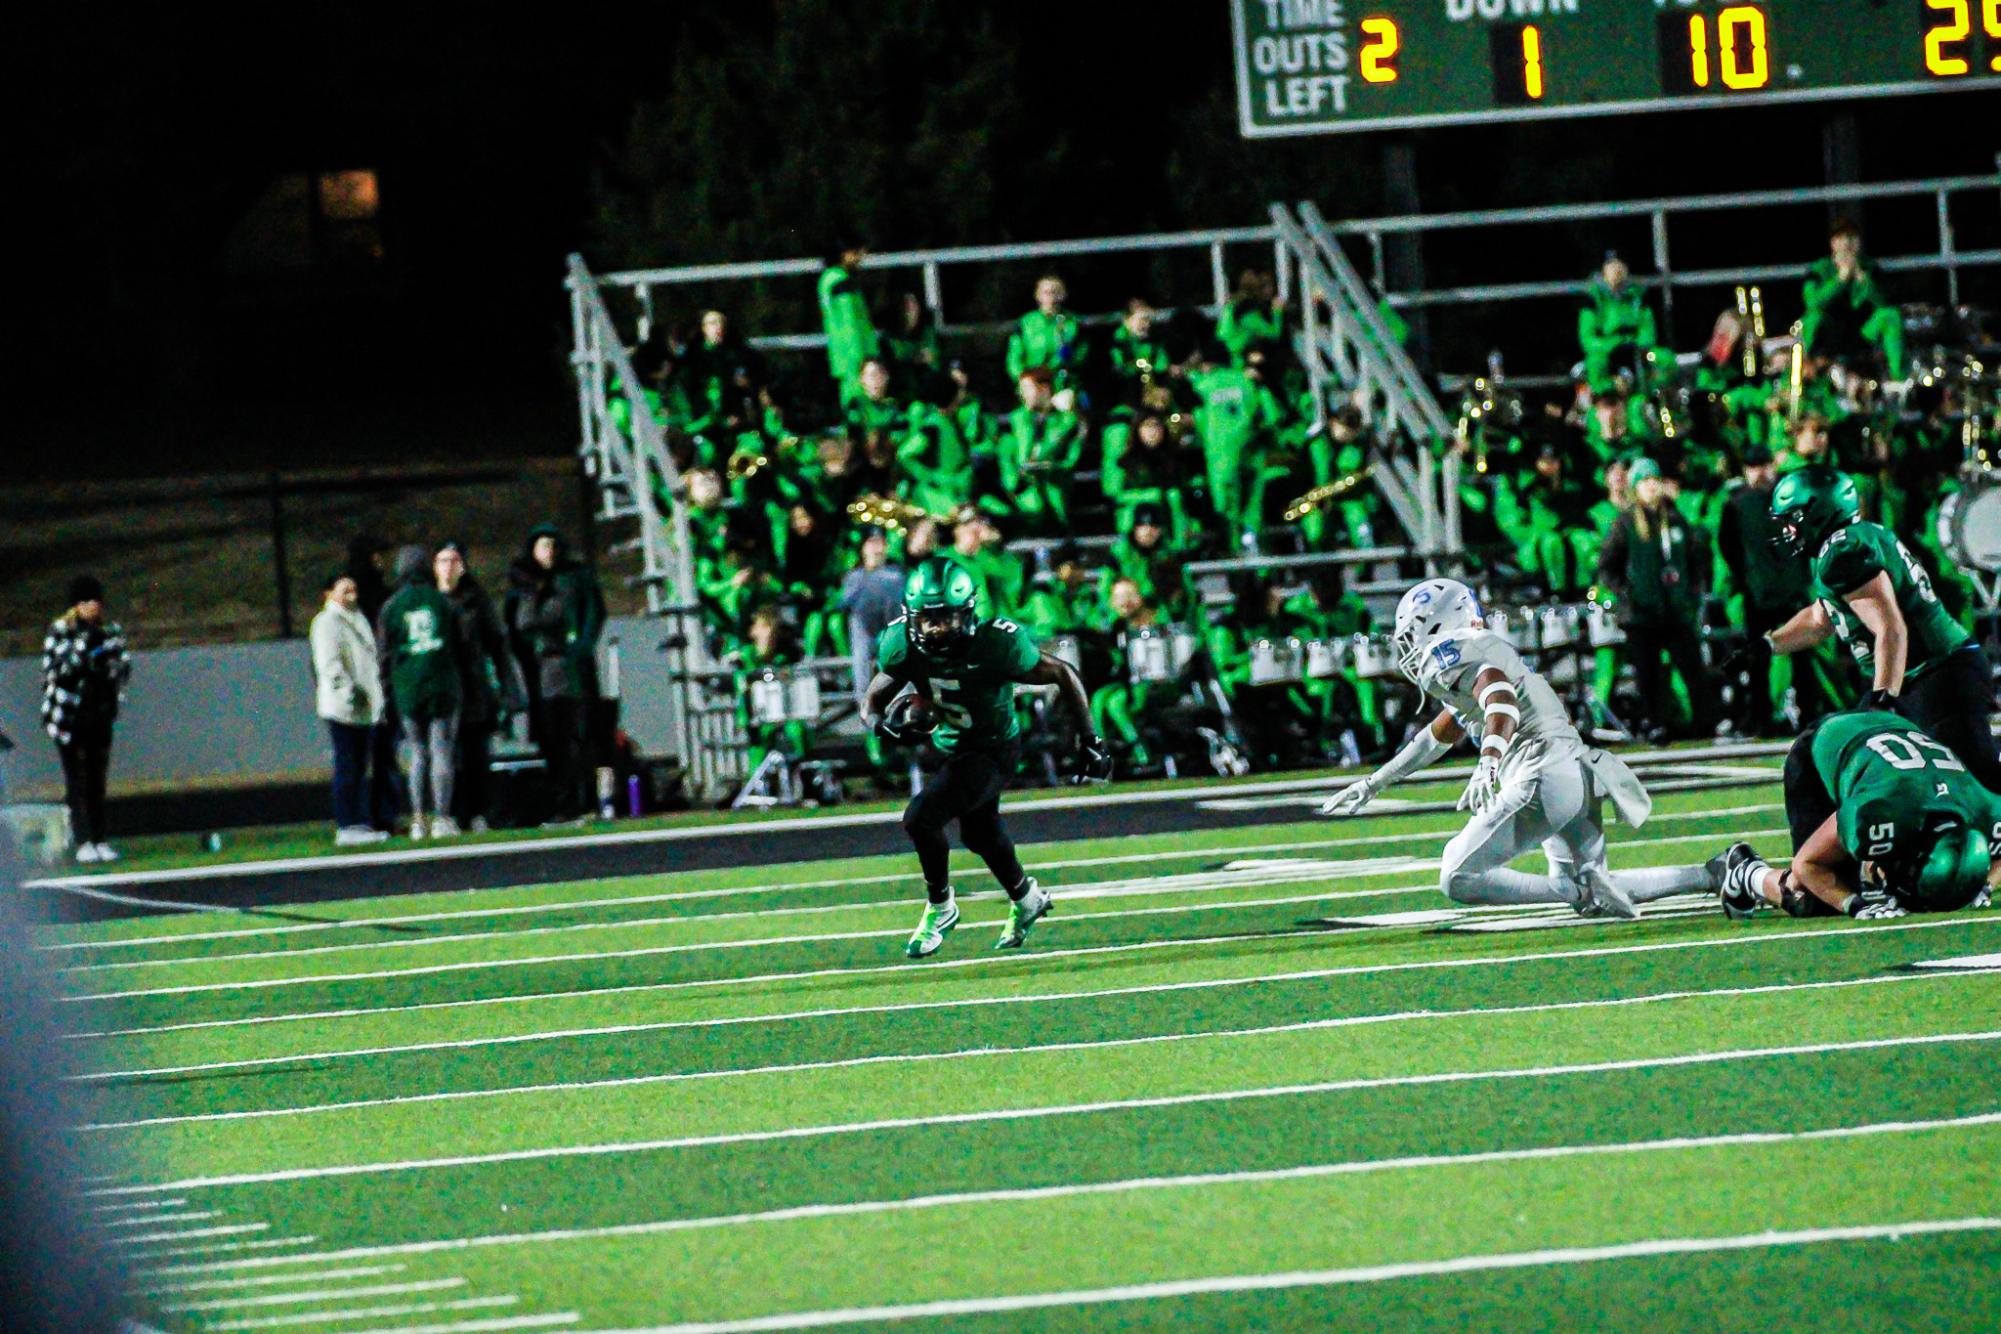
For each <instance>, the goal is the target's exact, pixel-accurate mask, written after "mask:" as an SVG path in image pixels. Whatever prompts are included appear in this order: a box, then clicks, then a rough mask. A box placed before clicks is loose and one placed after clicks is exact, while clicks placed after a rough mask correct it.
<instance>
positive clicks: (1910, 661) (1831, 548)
mask: <svg viewBox="0 0 2001 1334" xmlns="http://www.w3.org/2000/svg"><path fill="white" fill-rule="evenodd" d="M1878 574H1888V575H1889V576H1890V589H1891V592H1892V593H1893V594H1894V595H1895V597H1896V599H1897V607H1898V610H1900V611H1902V612H1903V614H1904V624H1905V625H1906V626H1907V627H1908V628H1909V630H1910V635H1911V646H1910V651H1909V654H1908V655H1907V661H1906V662H1905V664H1904V676H1905V679H1907V680H1908V679H1910V678H1912V677H1916V676H1920V675H1922V674H1923V673H1925V672H1926V671H1929V670H1930V669H1931V668H1933V667H1935V666H1937V665H1938V664H1939V663H1940V662H1941V661H1942V660H1944V658H1945V656H1946V655H1947V654H1949V653H1952V652H1954V651H1955V650H1957V649H1959V648H1960V647H1961V646H1963V645H1964V644H1965V643H1966V641H1967V639H1968V635H1967V633H1966V628H1965V627H1964V626H1962V625H1961V624H1960V623H1959V622H1958V621H1955V620H1954V619H1952V617H1951V616H1950V615H1949V614H1948V613H1947V612H1946V609H1945V608H1944V607H1942V606H1940V605H1939V600H1938V594H1937V593H1934V592H1933V591H1932V580H1931V575H1930V574H1928V573H1927V572H1926V571H1925V567H1924V566H1922V565H1920V564H1918V560H1917V557H1915V556H1913V555H1911V553H1910V550H1909V548H1907V547H1905V546H1904V544H1903V543H1902V542H1899V541H1898V540H1897V537H1896V534H1894V533H1892V532H1891V531H1890V530H1889V529H1887V528H1885V527H1883V526H1882V525H1881V524H1877V523H1860V522H1858V523H1851V524H1849V525H1848V526H1847V527H1845V528H1838V529H1836V530H1835V531H1834V533H1833V535H1832V536H1830V537H1829V538H1828V539H1827V541H1826V542H1824V543H1822V544H1821V548H1820V551H1819V553H1818V554H1817V555H1815V556H1814V558H1813V593H1814V596H1815V597H1816V598H1818V599H1820V605H1821V607H1822V609H1823V610H1825V611H1826V612H1827V615H1828V619H1830V620H1832V621H1833V622H1834V633H1835V634H1836V635H1837V636H1839V637H1840V639H1841V642H1842V643H1844V644H1846V645H1848V650H1849V652H1851V653H1853V654H1854V655H1855V662H1856V665H1857V666H1859V667H1861V669H1862V673H1863V675H1864V676H1869V675H1871V674H1872V673H1874V672H1875V670H1876V639H1875V636H1874V635H1872V634H1870V633H1869V627H1868V626H1867V625H1865V624H1863V621H1862V618H1861V617H1860V616H1857V615H1856V614H1855V609H1854V608H1853V607H1851V606H1849V605H1848V602H1847V594H1850V593H1853V592H1854V591H1855V590H1856V589H1858V588H1860V587H1862V585H1864V584H1866V583H1868V582H1869V581H1870V580H1871V579H1874V578H1875V577H1876V576H1877V575H1878Z"/></svg>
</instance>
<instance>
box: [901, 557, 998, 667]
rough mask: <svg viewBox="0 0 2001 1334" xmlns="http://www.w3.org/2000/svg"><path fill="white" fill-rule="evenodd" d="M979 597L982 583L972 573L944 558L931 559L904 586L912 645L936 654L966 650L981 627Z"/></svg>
mask: <svg viewBox="0 0 2001 1334" xmlns="http://www.w3.org/2000/svg"><path fill="white" fill-rule="evenodd" d="M979 596H980V585H979V581H978V580H977V579H975V578H973V572H972V571H971V570H968V569H967V568H966V567H965V566H963V565H961V564H959V562H957V561H955V560H951V559H949V558H948V557H945V556H933V557H931V558H930V559H929V560H927V561H925V562H924V563H923V564H921V565H919V566H918V567H917V568H916V569H914V570H912V571H911V572H910V578H909V579H908V580H907V581H906V582H905V583H904V585H903V617H904V620H905V621H906V622H908V627H907V628H908V629H909V632H910V642H911V643H912V644H915V645H916V646H917V647H918V648H920V649H922V650H923V651H924V652H926V653H933V654H944V653H951V652H953V651H954V650H955V649H959V648H962V647H964V646H965V645H966V644H967V643H969V642H970V641H971V640H972V638H973V631H974V630H976V629H977V628H978V627H979V620H978V613H977V612H976V611H975V610H974V607H975V604H976V603H977V602H978V601H979Z"/></svg>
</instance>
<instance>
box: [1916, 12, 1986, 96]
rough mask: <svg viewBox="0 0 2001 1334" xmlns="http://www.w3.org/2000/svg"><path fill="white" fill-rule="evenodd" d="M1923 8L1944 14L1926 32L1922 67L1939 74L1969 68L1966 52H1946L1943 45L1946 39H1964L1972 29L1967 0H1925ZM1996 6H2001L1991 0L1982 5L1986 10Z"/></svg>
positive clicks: (1970, 67)
mask: <svg viewBox="0 0 2001 1334" xmlns="http://www.w3.org/2000/svg"><path fill="white" fill-rule="evenodd" d="M1925 8H1926V9H1929V10H1932V11H1934V12H1936V13H1939V14H1943V15H1945V16H1946V18H1945V22H1943V23H1937V22H1934V24H1933V26H1932V27H1931V28H1930V29H1928V30H1927V31H1926V32H1925V68H1926V69H1928V70H1930V71H1931V72H1932V73H1933V74H1936V75H1937V76H1939V77H1940V78H1950V77H1952V76H1953V75H1955V74H1966V73H1969V72H1971V71H1972V69H1973V66H1972V65H1969V64H1968V63H1967V61H1966V57H1965V56H1955V55H1948V54H1946V49H1945V48H1946V44H1947V43H1949V42H1963V41H1965V40H1966V38H1967V35H1968V34H1969V33H1971V32H1972V31H1973V13H1972V8H1971V6H1970V5H1969V4H1968V3H1967V0H1925ZM1997 8H2001V6H1997V5H1996V4H1995V3H1994V0H1988V2H1987V4H1986V6H1985V9H1986V10H1987V11H1988V12H1989V13H1991V12H1992V11H1994V10H1995V9H1997ZM1983 17H1985V15H1983ZM1989 31H1990V32H1991V31H1992V29H1991V28H1990V29H1989Z"/></svg>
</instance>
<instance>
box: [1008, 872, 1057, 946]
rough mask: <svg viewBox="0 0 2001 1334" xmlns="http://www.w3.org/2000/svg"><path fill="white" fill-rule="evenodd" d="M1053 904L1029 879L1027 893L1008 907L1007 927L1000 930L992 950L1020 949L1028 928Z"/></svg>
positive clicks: (1040, 918)
mask: <svg viewBox="0 0 2001 1334" xmlns="http://www.w3.org/2000/svg"><path fill="white" fill-rule="evenodd" d="M1053 902H1055V900H1054V899H1052V898H1050V896H1049V895H1048V894H1046V893H1044V892H1043V889H1042V886H1041V885H1038V884H1037V883H1035V881H1034V880H1032V879H1031V880H1030V881H1029V882H1028V893H1026V894H1024V895H1022V896H1021V897H1020V898H1018V899H1016V900H1015V901H1014V902H1013V903H1012V904H1010V905H1009V906H1008V910H1007V925H1006V926H1004V927H1002V928H1001V934H1000V939H999V940H998V941H996V942H995V943H994V948H995V949H997V950H1017V949H1020V948H1021V942H1023V941H1024V940H1027V939H1028V928H1030V927H1031V926H1034V925H1035V924H1036V923H1037V922H1039V921H1041V920H1042V919H1043V917H1044V915H1046V914H1047V913H1048V912H1049V906H1050V904H1052V903H1053Z"/></svg>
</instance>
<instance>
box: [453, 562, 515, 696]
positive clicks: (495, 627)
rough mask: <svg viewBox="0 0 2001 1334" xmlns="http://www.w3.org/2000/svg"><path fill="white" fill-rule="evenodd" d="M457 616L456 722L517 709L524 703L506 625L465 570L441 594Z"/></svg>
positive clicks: (483, 588)
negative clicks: (459, 654) (457, 710)
mask: <svg viewBox="0 0 2001 1334" xmlns="http://www.w3.org/2000/svg"><path fill="white" fill-rule="evenodd" d="M445 599H446V601H448V602H450V603H451V604H452V609H453V611H455V612H456V613H457V616H458V631H459V645H460V648H461V650H462V653H463V656H462V657H461V659H460V666H461V668H462V673H461V675H460V678H459V698H460V700H461V705H460V710H461V711H460V715H459V717H460V721H461V723H485V722H491V721H492V720H493V719H494V718H496V717H497V716H498V715H499V713H500V712H501V710H503V709H504V710H506V711H507V712H509V713H518V712H520V711H521V710H523V709H525V708H527V707H528V693H527V691H526V690H525V689H524V688H523V686H522V684H521V669H520V667H519V666H517V665H516V663H515V661H514V654H513V653H512V652H511V651H510V650H509V648H508V644H507V627H506V626H504V625H502V624H501V622H500V612H499V611H498V610H496V609H495V607H494V605H493V599H492V598H490V597H488V596H487V593H486V585H484V584H482V583H480V581H479V580H478V579H475V578H474V577H473V576H472V575H470V574H468V575H466V576H465V577H464V578H462V579H460V580H459V586H458V587H457V588H455V589H453V590H452V591H451V592H449V593H446V594H445Z"/></svg>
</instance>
